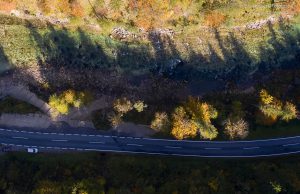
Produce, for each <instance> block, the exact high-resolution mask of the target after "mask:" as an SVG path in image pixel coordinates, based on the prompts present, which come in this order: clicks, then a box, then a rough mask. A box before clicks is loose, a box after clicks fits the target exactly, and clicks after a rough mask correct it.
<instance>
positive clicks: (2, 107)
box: [0, 97, 39, 114]
mask: <svg viewBox="0 0 300 194" xmlns="http://www.w3.org/2000/svg"><path fill="white" fill-rule="evenodd" d="M36 112H39V109H38V108H36V107H34V106H32V105H30V104H27V103H25V102H23V101H20V100H16V99H14V98H10V97H6V98H5V99H2V100H1V101H0V113H18V114H20V113H21V114H27V113H36Z"/></svg>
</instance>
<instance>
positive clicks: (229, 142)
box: [1, 128, 300, 144]
mask: <svg viewBox="0 0 300 194" xmlns="http://www.w3.org/2000/svg"><path fill="white" fill-rule="evenodd" d="M1 129H2V128H1ZM2 130H6V131H12V130H10V129H2ZM21 132H23V133H30V132H31V131H21ZM32 133H33V132H32ZM41 134H43V133H41ZM50 134H52V135H55V134H57V133H50ZM58 135H65V134H63V133H59V134H58ZM72 135H79V134H72ZM97 136H98V135H97ZM104 137H112V136H104ZM119 138H121V139H123V138H126V137H119ZM296 138H300V136H293V137H282V138H273V139H260V140H243V141H205V140H204V141H193V140H174V139H154V138H141V139H144V140H151V141H171V142H192V143H199V142H203V143H228V144H231V143H243V142H266V141H276V140H285V139H296Z"/></svg>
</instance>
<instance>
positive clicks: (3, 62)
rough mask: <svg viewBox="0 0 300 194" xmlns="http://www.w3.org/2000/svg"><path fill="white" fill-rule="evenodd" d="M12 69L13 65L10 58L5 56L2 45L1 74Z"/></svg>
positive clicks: (0, 50)
mask: <svg viewBox="0 0 300 194" xmlns="http://www.w3.org/2000/svg"><path fill="white" fill-rule="evenodd" d="M11 68H12V65H11V63H10V61H9V59H8V57H7V56H6V55H5V52H4V50H3V47H2V46H1V45H0V74H1V73H3V72H5V71H7V70H9V69H11Z"/></svg>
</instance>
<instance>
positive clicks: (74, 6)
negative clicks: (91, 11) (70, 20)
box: [71, 1, 84, 17]
mask: <svg viewBox="0 0 300 194" xmlns="http://www.w3.org/2000/svg"><path fill="white" fill-rule="evenodd" d="M71 15H72V16H74V17H82V16H84V10H83V7H82V6H81V5H80V3H79V2H78V1H73V2H72V3H71Z"/></svg>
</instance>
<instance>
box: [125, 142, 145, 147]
mask: <svg viewBox="0 0 300 194" xmlns="http://www.w3.org/2000/svg"><path fill="white" fill-rule="evenodd" d="M127 145H128V146H138V147H142V146H143V145H140V144H131V143H128V144H127Z"/></svg>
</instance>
